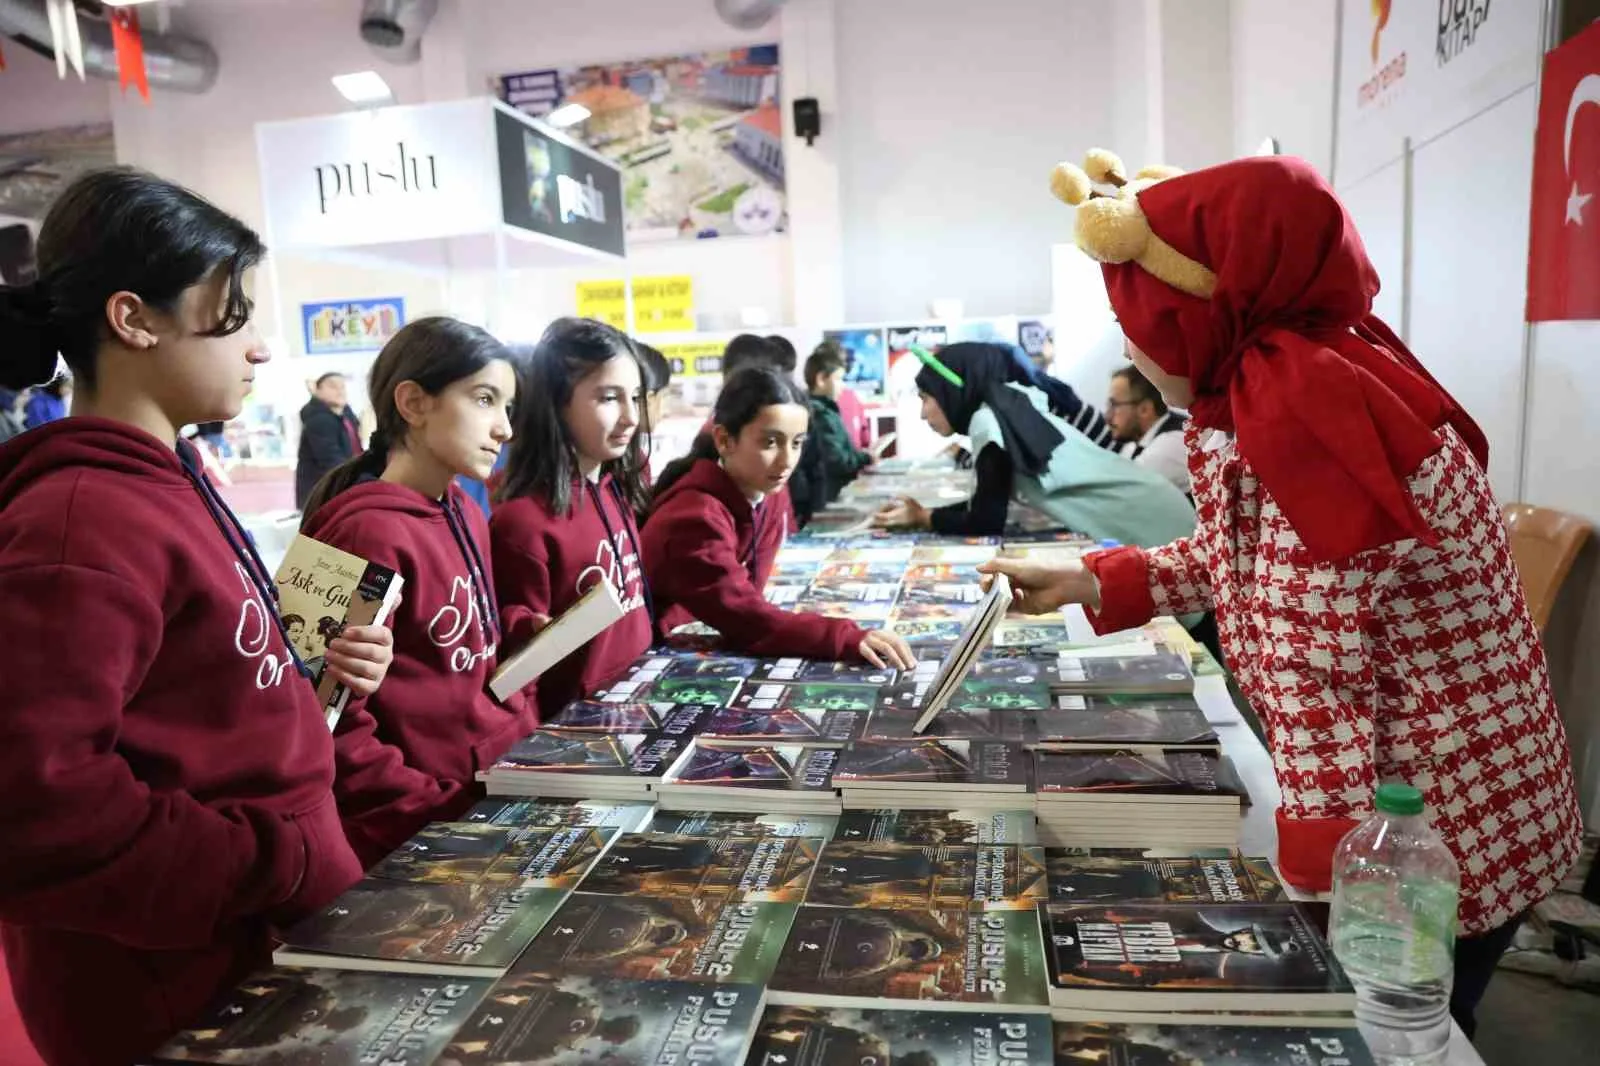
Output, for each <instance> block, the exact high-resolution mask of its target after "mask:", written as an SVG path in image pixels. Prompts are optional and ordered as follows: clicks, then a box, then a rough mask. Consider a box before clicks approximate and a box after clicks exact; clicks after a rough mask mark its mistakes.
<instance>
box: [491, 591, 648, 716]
mask: <svg viewBox="0 0 1600 1066" xmlns="http://www.w3.org/2000/svg"><path fill="white" fill-rule="evenodd" d="M629 606H632V605H629ZM627 613H628V607H625V606H624V604H623V602H622V600H621V599H619V598H618V596H617V590H616V589H615V588H613V587H612V584H611V582H609V581H596V582H594V584H592V585H590V586H589V589H588V591H586V592H585V593H584V594H583V595H582V596H580V597H578V601H577V602H576V603H574V604H573V605H572V606H571V607H568V608H567V609H566V610H565V611H563V612H561V614H560V615H558V616H557V617H556V618H554V619H552V620H551V622H550V624H549V625H547V626H545V627H544V628H543V629H541V630H539V632H537V633H535V634H534V636H533V639H531V640H529V641H528V643H527V644H526V645H525V646H524V647H522V648H521V649H519V650H518V651H516V652H515V653H513V654H511V655H508V656H506V657H504V658H503V659H501V661H500V664H499V666H497V667H496V668H495V672H494V676H493V677H491V678H490V679H489V691H490V692H492V693H494V695H495V697H496V698H497V699H500V700H506V699H509V698H510V697H511V696H512V695H513V694H514V693H516V692H520V691H521V690H522V689H523V688H525V687H526V686H527V685H529V684H530V683H531V682H533V681H534V680H536V679H537V678H539V677H540V676H541V675H543V674H544V672H545V671H546V670H548V669H550V668H551V667H552V666H554V665H555V664H556V663H558V662H560V661H561V660H563V659H565V658H566V657H567V656H569V655H571V654H572V653H573V652H575V651H577V650H578V649H579V648H581V647H583V646H584V645H585V644H587V643H589V641H591V640H593V639H594V638H595V636H596V635H598V634H599V633H602V632H604V631H605V630H606V629H608V628H609V627H610V626H612V625H613V624H615V623H616V622H618V621H620V620H621V619H622V618H623V616H624V615H626V614H627Z"/></svg>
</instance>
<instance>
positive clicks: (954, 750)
mask: <svg viewBox="0 0 1600 1066" xmlns="http://www.w3.org/2000/svg"><path fill="white" fill-rule="evenodd" d="M1025 756H1026V752H1025V751H1024V750H1023V749H1022V747H1021V746H1020V745H1017V744H1009V743H1005V742H1002V741H986V740H917V741H912V742H909V743H904V742H896V741H887V740H858V741H857V742H856V743H855V744H853V745H852V746H851V747H850V749H849V750H848V751H846V752H845V753H844V757H843V760H842V761H841V763H840V765H839V769H838V770H837V771H836V772H835V773H834V775H833V779H834V781H835V782H836V783H837V784H839V785H841V786H843V787H847V788H852V789H858V790H862V791H866V790H869V789H882V790H885V791H888V792H905V791H936V792H945V793H948V794H949V795H950V796H952V797H954V796H956V795H958V794H960V793H963V792H968V793H970V792H973V791H978V792H1019V793H1020V792H1027V791H1028V790H1029V781H1028V760H1027V758H1026V757H1025Z"/></svg>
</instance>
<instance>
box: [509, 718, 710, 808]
mask: <svg viewBox="0 0 1600 1066" xmlns="http://www.w3.org/2000/svg"><path fill="white" fill-rule="evenodd" d="M688 745H689V741H688V740H687V739H685V738H684V737H674V736H667V735H665V734H662V733H586V732H578V733H570V732H565V731H563V730H559V729H540V730H538V731H536V732H534V733H532V734H530V735H529V736H526V737H523V738H522V739H521V740H519V741H517V742H516V743H515V744H513V745H512V746H511V748H510V750H508V751H507V752H506V753H505V754H504V755H502V756H501V757H500V761H499V762H497V763H495V764H494V766H493V767H492V768H491V769H489V770H488V771H487V772H484V773H480V774H479V775H478V776H479V779H480V780H482V781H484V782H485V783H486V784H487V785H488V786H489V788H490V790H491V791H494V792H501V793H507V792H509V793H522V794H527V795H551V796H574V797H589V796H592V797H597V798H601V799H627V798H630V797H642V796H645V795H647V794H648V793H649V792H650V789H651V787H652V786H653V785H656V784H659V782H660V781H661V779H662V776H663V775H664V774H665V773H666V772H667V770H668V769H670V768H671V767H672V765H673V764H674V763H675V762H676V761H677V760H678V758H679V757H680V756H682V755H683V754H684V751H685V750H686V749H687V747H688Z"/></svg>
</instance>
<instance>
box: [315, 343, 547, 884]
mask: <svg viewBox="0 0 1600 1066" xmlns="http://www.w3.org/2000/svg"><path fill="white" fill-rule="evenodd" d="M368 392H369V395H368V399H369V402H370V403H371V405H372V412H373V415H374V418H375V419H376V422H377V428H376V429H374V430H373V433H372V439H371V445H370V447H368V448H367V450H366V451H365V452H363V453H362V454H361V455H359V456H357V457H355V458H354V459H351V460H350V461H348V462H346V463H344V464H342V465H340V466H338V467H336V468H335V469H333V470H331V471H329V473H328V474H327V476H326V477H324V478H323V479H322V480H321V481H320V482H318V484H317V486H316V488H315V489H314V490H313V491H312V493H311V497H310V499H308V500H307V502H306V512H305V519H304V521H303V523H302V525H301V532H302V533H304V534H305V535H306V536H308V537H312V538H314V539H316V540H319V541H321V542H322V543H324V544H328V545H331V546H333V547H335V548H339V549H341V550H343V551H347V552H349V553H351V554H352V555H356V556H359V557H361V558H362V559H365V560H367V561H368V562H373V563H377V564H379V565H380V566H386V567H388V568H389V569H391V570H393V571H394V572H395V573H397V574H399V575H400V576H401V577H402V578H404V579H405V587H404V588H403V589H402V590H401V593H402V594H401V600H400V606H399V608H398V609H397V610H396V611H395V613H394V617H393V622H392V628H393V630H394V636H395V654H394V666H393V667H392V668H391V669H390V678H389V684H388V685H386V686H385V687H384V688H383V689H382V690H381V691H379V692H377V693H375V694H374V695H372V696H371V697H369V698H367V699H365V700H351V701H350V704H349V705H348V706H347V707H346V708H345V711H344V714H343V715H341V716H340V718H339V722H338V725H337V726H336V728H335V731H334V754H335V756H336V758H337V765H338V778H337V780H336V781H335V782H334V794H335V795H336V796H337V797H338V798H339V813H340V817H341V819H342V821H343V824H344V831H345V836H346V837H347V838H348V839H349V840H350V844H351V846H352V847H354V848H355V851H356V854H357V855H358V856H360V858H361V860H362V862H363V864H365V865H371V864H372V863H374V862H376V861H377V860H378V859H380V858H382V857H383V856H385V855H387V854H388V853H389V852H390V851H393V850H394V849H395V848H397V847H399V846H400V845H401V844H403V843H404V842H405V841H406V840H407V839H409V838H410V837H411V836H412V835H413V834H415V833H416V831H417V830H418V829H421V828H422V827H423V826H424V825H426V824H427V823H428V822H430V821H439V820H448V819H449V818H451V817H452V816H453V815H454V814H456V813H458V812H459V811H460V810H462V809H464V808H465V807H466V805H467V804H468V802H469V801H471V800H472V799H474V798H475V797H476V795H477V793H478V791H479V790H478V787H477V785H476V783H475V778H474V776H473V775H474V774H475V773H476V772H477V771H479V770H487V769H488V768H489V767H490V766H493V765H494V763H495V760H496V759H498V758H499V757H500V756H501V755H503V754H504V753H505V751H506V749H507V748H509V747H511V745H512V743H513V742H515V741H516V740H517V739H518V738H519V737H522V736H523V735H525V734H527V733H529V732H531V731H532V729H533V725H534V723H533V720H532V715H531V714H530V713H529V712H528V711H527V708H526V707H524V705H523V704H522V702H521V701H520V700H511V701H508V703H507V704H506V705H502V704H500V703H499V702H497V701H496V700H495V699H494V698H493V697H492V696H491V695H490V694H489V692H488V688H487V686H488V683H489V678H490V677H491V676H492V675H493V674H494V668H495V656H496V652H497V650H498V645H499V640H500V611H499V608H498V607H497V606H496V604H495V599H494V582H493V579H492V578H491V577H490V574H489V567H488V558H489V529H488V525H487V523H486V522H485V521H484V517H483V515H482V514H481V513H480V512H479V511H478V509H477V508H476V507H471V506H468V501H467V499H466V497H465V495H464V494H463V493H462V492H461V490H460V489H459V488H457V487H456V486H455V484H454V481H455V479H456V478H457V477H460V476H463V475H465V476H468V477H472V478H476V479H478V480H480V481H481V480H483V479H484V478H487V477H488V476H489V474H490V472H491V471H492V470H493V469H494V464H495V459H496V458H497V457H498V455H499V453H500V452H501V450H502V449H503V448H504V447H505V445H506V442H507V441H508V440H510V439H511V420H510V414H509V411H510V408H511V405H512V402H513V401H514V400H515V399H516V395H517V380H516V372H515V369H514V368H513V364H512V355H511V352H510V350H509V349H507V348H506V346H505V345H503V344H501V343H500V342H499V341H497V340H495V339H494V338H493V337H491V336H490V335H489V334H488V333H486V332H485V331H484V330H482V329H479V328H478V327H477V326H471V325H468V324H467V323H465V322H461V321H458V320H456V319H454V318H446V317H443V316H432V317H428V318H419V319H417V320H416V321H414V322H408V323H407V324H406V325H405V326H403V327H401V329H400V331H399V332H398V333H396V334H395V335H394V336H393V337H392V338H390V340H389V342H388V343H387V344H385V345H384V346H383V350H382V351H381V352H379V353H378V358H377V360H376V361H375V362H374V363H373V365H372V375H371V378H370V384H369V386H368Z"/></svg>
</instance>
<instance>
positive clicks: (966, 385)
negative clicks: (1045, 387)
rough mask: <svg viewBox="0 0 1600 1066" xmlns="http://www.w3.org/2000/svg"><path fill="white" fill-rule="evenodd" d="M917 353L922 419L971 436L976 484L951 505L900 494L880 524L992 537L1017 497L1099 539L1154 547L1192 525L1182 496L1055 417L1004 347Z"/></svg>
mask: <svg viewBox="0 0 1600 1066" xmlns="http://www.w3.org/2000/svg"><path fill="white" fill-rule="evenodd" d="M917 354H918V356H919V357H920V358H921V359H922V361H923V363H924V365H923V367H922V370H921V371H920V372H919V373H918V374H917V389H918V391H919V392H920V393H921V394H922V417H923V419H924V420H925V421H926V422H927V423H928V425H929V426H931V427H932V428H933V430H934V432H936V433H940V434H943V435H945V436H949V435H951V434H954V433H960V434H962V435H964V436H966V437H968V438H970V439H971V441H972V454H973V457H974V467H975V469H976V471H977V476H978V484H977V488H976V490H975V491H974V492H973V494H972V498H971V499H970V500H967V501H966V502H965V503H957V504H952V505H950V506H948V507H939V508H932V509H930V508H927V507H924V506H922V504H920V503H918V502H917V501H916V500H913V499H910V498H909V497H902V498H901V499H900V500H898V501H896V502H895V503H893V504H891V505H889V506H888V507H885V508H884V509H883V510H882V511H879V512H878V514H877V516H876V519H875V521H876V523H877V524H878V525H880V526H889V527H898V528H912V529H931V530H933V531H935V532H937V533H950V534H960V535H967V536H984V535H993V534H997V533H1000V532H1001V531H1002V530H1003V529H1004V528H1005V522H1006V507H1007V504H1008V503H1009V502H1010V500H1011V499H1012V497H1013V496H1014V497H1016V498H1017V499H1019V500H1021V501H1022V502H1024V503H1027V504H1030V505H1032V506H1033V507H1035V508H1037V509H1039V510H1041V511H1043V512H1045V513H1046V514H1048V515H1050V516H1051V517H1053V518H1055V519H1056V520H1057V521H1059V522H1060V523H1061V524H1062V525H1063V526H1065V527H1066V528H1068V529H1070V530H1073V531H1074V532H1077V533H1082V534H1084V535H1086V536H1089V537H1093V538H1094V539H1096V540H1115V541H1118V542H1120V543H1123V544H1136V545H1139V546H1140V547H1153V546H1155V545H1159V544H1166V543H1168V542H1170V541H1172V540H1176V539H1178V538H1180V537H1186V536H1188V535H1189V534H1190V533H1191V532H1193V531H1194V524H1195V515H1194V508H1193V507H1192V506H1191V505H1190V504H1189V501H1188V500H1187V499H1186V498H1185V497H1184V495H1183V493H1181V492H1179V491H1178V490H1177V489H1176V488H1175V487H1173V485H1172V483H1171V482H1170V481H1168V480H1167V479H1166V478H1164V477H1162V476H1160V475H1159V474H1155V473H1152V472H1151V471H1149V470H1147V469H1145V468H1144V467H1141V466H1136V465H1135V464H1134V463H1132V462H1130V461H1129V460H1127V459H1124V458H1123V457H1122V456H1120V455H1117V454H1115V453H1114V452H1110V451H1107V450H1105V449H1103V448H1100V447H1097V446H1096V445H1095V444H1094V443H1093V442H1091V441H1090V440H1089V438H1087V437H1085V436H1084V435H1083V434H1082V433H1079V432H1078V431H1077V430H1076V429H1074V428H1072V427H1071V426H1070V425H1068V424H1067V423H1066V422H1063V421H1062V420H1061V419H1059V418H1057V417H1056V416H1055V415H1053V414H1051V413H1050V408H1049V403H1048V401H1047V400H1046V398H1045V395H1044V393H1042V392H1040V391H1039V390H1038V389H1036V388H1034V387H1033V386H1032V385H1030V384H1027V383H1026V382H1025V381H1023V380H1021V375H1020V374H1018V373H1017V370H1016V364H1015V360H1013V359H1012V357H1011V354H1010V353H1009V352H1007V351H1006V350H1005V349H1004V348H1001V347H1000V346H999V345H994V344H979V343H963V344H952V345H949V346H948V347H945V348H942V349H940V351H939V354H938V355H936V356H935V355H929V354H928V353H926V352H920V351H919V352H918V353H917Z"/></svg>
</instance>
